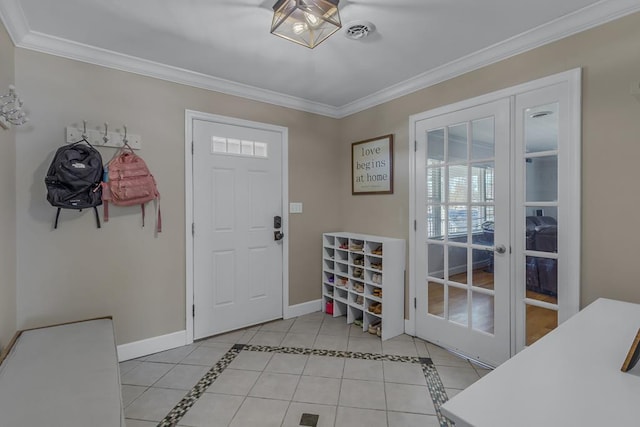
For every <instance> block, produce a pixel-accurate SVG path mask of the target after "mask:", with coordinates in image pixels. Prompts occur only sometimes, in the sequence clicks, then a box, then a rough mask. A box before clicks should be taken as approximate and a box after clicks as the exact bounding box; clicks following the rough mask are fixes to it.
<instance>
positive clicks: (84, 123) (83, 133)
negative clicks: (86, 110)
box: [82, 120, 87, 139]
mask: <svg viewBox="0 0 640 427" xmlns="http://www.w3.org/2000/svg"><path fill="white" fill-rule="evenodd" d="M82 128H83V131H82V137H83V138H84V139H87V121H86V120H83V121H82Z"/></svg>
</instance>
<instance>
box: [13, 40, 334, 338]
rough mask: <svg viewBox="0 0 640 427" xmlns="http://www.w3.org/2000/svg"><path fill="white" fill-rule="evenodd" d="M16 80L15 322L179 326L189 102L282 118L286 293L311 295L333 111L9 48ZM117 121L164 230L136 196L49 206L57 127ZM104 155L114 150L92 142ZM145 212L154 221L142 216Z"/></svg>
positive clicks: (120, 328)
mask: <svg viewBox="0 0 640 427" xmlns="http://www.w3.org/2000/svg"><path fill="white" fill-rule="evenodd" d="M15 67H16V79H17V85H18V87H20V88H21V90H22V92H23V93H24V98H25V99H27V100H28V103H29V105H30V106H31V110H32V111H31V120H32V123H33V125H32V126H31V127H30V128H29V129H28V130H27V131H25V132H22V133H20V134H19V135H18V136H17V141H16V142H17V147H18V149H17V171H16V177H17V185H16V194H17V212H18V220H17V229H18V236H20V239H19V241H18V245H17V247H18V267H17V269H18V283H19V285H18V297H17V300H18V315H17V323H18V327H19V328H25V327H31V326H34V325H39V324H43V323H52V322H62V321H68V320H73V319H81V318H87V317H95V316H101V315H113V316H114V321H115V326H116V335H117V340H118V343H120V344H121V343H128V342H133V341H138V340H142V339H145V338H150V337H154V336H159V335H164V334H168V333H172V332H175V331H180V330H184V329H185V314H186V313H185V231H184V230H185V225H184V224H185V218H184V203H185V199H184V185H185V184H184V111H185V109H192V110H197V111H204V112H209V113H215V114H222V115H227V116H232V117H238V118H243V119H248V120H255V121H259V122H266V123H271V124H275V125H281V126H286V127H288V128H289V193H290V194H289V195H290V200H291V201H298V202H303V203H304V213H303V214H298V215H292V216H291V221H290V233H289V234H290V235H289V236H288V238H289V245H290V254H291V255H290V259H289V265H290V273H289V281H290V289H289V300H290V303H291V304H298V303H302V302H306V301H309V300H313V299H317V298H320V286H319V285H318V281H317V280H315V279H314V278H319V277H320V274H321V265H320V262H319V260H320V259H321V245H322V241H321V233H322V232H324V231H327V230H333V229H336V228H337V225H338V224H339V219H340V210H339V209H338V208H337V207H336V205H335V204H334V203H327V202H326V201H327V200H332V199H334V193H335V188H336V187H338V186H339V178H340V177H339V175H338V174H336V173H335V167H327V165H331V164H333V163H335V159H336V157H337V155H338V151H337V150H338V142H337V141H338V129H337V121H336V120H334V119H329V118H325V117H320V116H317V115H313V114H309V113H304V112H300V111H294V110H290V109H286V108H280V107H275V106H272V105H267V104H263V103H259V102H255V101H250V100H246V99H241V98H237V97H233V96H228V95H223V94H220V93H215V92H210V91H206V90H201V89H195V88H192V87H187V86H183V85H179V84H174V83H169V82H165V81H161V80H157V79H153V78H149V77H143V76H139V75H135V74H130V73H125V72H121V71H116V70H112V69H107V68H102V67H99V66H94V65H90V64H86V63H81V62H77V61H72V60H68V59H63V58H59V57H55V56H51V55H46V54H42V53H37V52H33V51H28V50H24V49H16V64H15ZM83 119H84V120H87V121H88V123H89V124H90V127H93V128H97V127H99V126H102V124H103V123H104V122H108V123H109V124H110V126H111V127H113V128H116V127H121V125H122V124H123V123H126V124H127V127H128V129H129V131H130V132H132V133H135V134H138V135H141V136H142V143H143V149H142V150H141V151H140V154H141V156H142V157H143V158H144V159H145V161H146V162H147V164H148V165H149V167H150V169H151V170H152V172H153V173H154V175H155V177H156V180H157V182H158V187H159V190H160V194H161V197H162V215H163V218H162V219H163V231H162V233H161V234H160V235H158V236H156V235H155V234H154V229H153V227H152V226H147V227H145V228H141V226H140V223H141V215H140V208H139V207H131V208H125V209H123V208H117V209H111V211H110V214H111V218H110V221H109V222H108V223H106V224H104V228H102V229H100V230H98V229H97V228H96V226H95V221H94V218H93V213H92V212H91V211H85V212H83V213H80V214H78V213H76V212H74V211H63V212H62V215H61V218H62V219H61V223H60V225H59V228H58V229H57V230H53V228H52V222H53V218H54V213H55V209H54V208H53V207H51V206H50V205H49V204H48V203H47V201H46V200H45V195H46V192H45V187H44V182H43V179H44V175H45V173H46V169H47V168H48V166H49V163H50V162H51V159H52V157H53V153H54V152H55V150H56V148H57V147H59V146H60V145H62V144H64V138H65V132H64V129H65V127H66V126H70V125H81V123H82V120H83ZM101 150H102V153H103V158H104V159H105V160H108V159H109V158H110V157H111V156H112V155H113V153H114V152H115V149H109V148H102V149H101ZM151 222H152V221H151Z"/></svg>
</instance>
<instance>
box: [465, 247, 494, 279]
mask: <svg viewBox="0 0 640 427" xmlns="http://www.w3.org/2000/svg"><path fill="white" fill-rule="evenodd" d="M471 253H472V256H473V275H472V278H471V284H472V285H473V286H475V287H478V288H484V289H493V281H494V279H493V250H486V251H485V250H481V249H473V250H472V252H471Z"/></svg>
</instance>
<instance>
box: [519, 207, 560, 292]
mask: <svg viewBox="0 0 640 427" xmlns="http://www.w3.org/2000/svg"><path fill="white" fill-rule="evenodd" d="M526 226H527V231H526V237H525V239H526V248H527V249H528V250H532V251H540V252H558V223H557V221H556V219H555V218H553V217H551V216H528V217H527V219H526ZM526 263H527V268H526V276H527V290H530V291H534V292H539V293H543V294H547V295H554V296H555V295H557V294H558V260H555V259H549V258H536V257H527V260H526Z"/></svg>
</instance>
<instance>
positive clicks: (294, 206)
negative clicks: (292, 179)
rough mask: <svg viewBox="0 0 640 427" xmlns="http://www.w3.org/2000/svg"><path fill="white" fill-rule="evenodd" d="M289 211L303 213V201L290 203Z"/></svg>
mask: <svg viewBox="0 0 640 427" xmlns="http://www.w3.org/2000/svg"><path fill="white" fill-rule="evenodd" d="M289 213H302V203H301V202H292V203H289Z"/></svg>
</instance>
